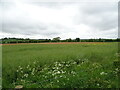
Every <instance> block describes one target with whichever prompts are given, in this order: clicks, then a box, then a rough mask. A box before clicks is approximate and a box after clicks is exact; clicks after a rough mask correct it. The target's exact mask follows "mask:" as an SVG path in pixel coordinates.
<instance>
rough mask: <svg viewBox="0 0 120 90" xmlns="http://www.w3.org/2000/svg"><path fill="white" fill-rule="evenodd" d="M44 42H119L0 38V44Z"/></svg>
mask: <svg viewBox="0 0 120 90" xmlns="http://www.w3.org/2000/svg"><path fill="white" fill-rule="evenodd" d="M45 42H120V39H119V38H117V39H102V38H99V39H80V38H75V39H71V38H69V39H64V40H61V38H60V37H55V38H53V39H29V38H26V39H24V38H7V37H5V38H2V39H0V43H1V44H9V43H45Z"/></svg>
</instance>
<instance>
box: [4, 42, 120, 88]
mask: <svg viewBox="0 0 120 90" xmlns="http://www.w3.org/2000/svg"><path fill="white" fill-rule="evenodd" d="M118 56H119V53H118V43H102V44H98V43H97V44H96V43H91V44H23V45H3V46H2V63H3V66H2V70H3V73H2V75H3V82H2V83H3V88H15V87H16V86H18V85H22V86H23V87H24V88H75V87H76V88H118V87H120V86H119V85H118V74H119V73H118V72H119V70H118V69H119V67H118V66H117V63H118Z"/></svg>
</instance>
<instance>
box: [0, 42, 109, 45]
mask: <svg viewBox="0 0 120 90" xmlns="http://www.w3.org/2000/svg"><path fill="white" fill-rule="evenodd" d="M103 43H109V42H49V43H48V42H47V43H11V44H0V45H23V44H24V45H25V44H27V45H28V44H103Z"/></svg>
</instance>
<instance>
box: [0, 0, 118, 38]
mask: <svg viewBox="0 0 120 90" xmlns="http://www.w3.org/2000/svg"><path fill="white" fill-rule="evenodd" d="M0 13H1V14H0V23H1V24H0V38H4V37H16V38H31V39H52V38H54V37H61V39H68V38H72V39H74V38H81V39H89V38H117V37H118V1H117V0H61V1H60V0H2V1H1V2H0Z"/></svg>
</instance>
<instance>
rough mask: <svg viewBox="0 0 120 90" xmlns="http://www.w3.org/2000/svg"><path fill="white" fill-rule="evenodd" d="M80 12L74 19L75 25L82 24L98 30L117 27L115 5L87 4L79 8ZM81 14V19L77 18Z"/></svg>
mask: <svg viewBox="0 0 120 90" xmlns="http://www.w3.org/2000/svg"><path fill="white" fill-rule="evenodd" d="M90 4H91V5H90ZM80 10H82V11H80V13H79V14H78V15H77V17H75V18H76V19H75V20H76V21H75V22H76V23H77V24H80V23H84V24H86V25H88V26H90V27H94V28H96V29H99V30H109V29H113V28H116V27H117V19H118V16H117V13H118V12H117V3H116V4H113V3H89V4H86V5H84V6H83V7H82V8H81V7H80ZM81 14H82V17H81V18H79V16H80V15H81Z"/></svg>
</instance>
